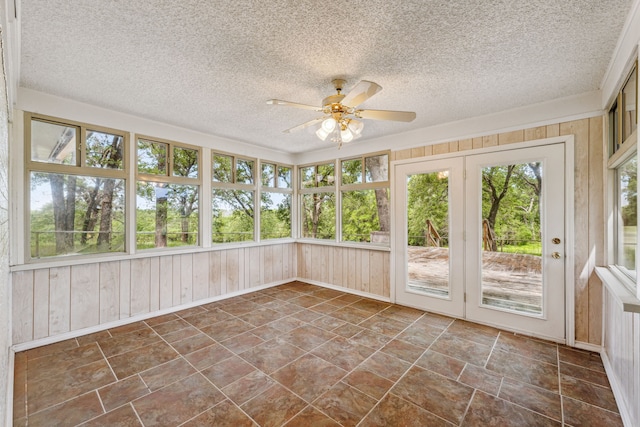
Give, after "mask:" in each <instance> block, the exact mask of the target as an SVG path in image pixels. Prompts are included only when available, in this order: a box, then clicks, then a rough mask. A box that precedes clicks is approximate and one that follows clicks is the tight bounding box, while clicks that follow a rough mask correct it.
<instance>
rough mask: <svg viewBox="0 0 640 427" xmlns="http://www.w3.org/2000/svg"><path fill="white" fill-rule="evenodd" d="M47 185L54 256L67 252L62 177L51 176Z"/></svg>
mask: <svg viewBox="0 0 640 427" xmlns="http://www.w3.org/2000/svg"><path fill="white" fill-rule="evenodd" d="M50 176H51V178H50V179H49V184H50V185H51V198H52V200H53V225H54V228H55V231H56V232H55V238H56V254H61V253H65V252H66V251H67V246H66V240H65V233H64V231H65V226H66V221H65V217H66V215H65V209H66V206H65V200H64V176H62V175H58V174H51V175H50Z"/></svg>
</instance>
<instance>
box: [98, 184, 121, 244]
mask: <svg viewBox="0 0 640 427" xmlns="http://www.w3.org/2000/svg"><path fill="white" fill-rule="evenodd" d="M115 186H116V183H115V180H113V179H107V180H105V183H104V191H103V195H102V201H101V203H100V232H99V233H98V242H97V244H98V248H101V249H107V248H109V245H110V243H111V219H112V215H111V211H112V209H113V190H114V188H115Z"/></svg>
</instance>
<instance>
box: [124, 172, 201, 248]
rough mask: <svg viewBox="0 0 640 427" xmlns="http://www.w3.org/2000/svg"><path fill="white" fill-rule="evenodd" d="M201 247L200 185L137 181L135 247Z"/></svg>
mask: <svg viewBox="0 0 640 427" xmlns="http://www.w3.org/2000/svg"><path fill="white" fill-rule="evenodd" d="M197 244H198V186H197V185H178V184H166V183H157V182H144V181H138V184H137V197H136V247H137V248H138V249H149V248H165V247H176V246H193V245H197Z"/></svg>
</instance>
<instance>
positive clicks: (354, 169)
mask: <svg viewBox="0 0 640 427" xmlns="http://www.w3.org/2000/svg"><path fill="white" fill-rule="evenodd" d="M361 182H362V160H361V159H353V160H345V161H343V162H342V185H348V184H359V183H361Z"/></svg>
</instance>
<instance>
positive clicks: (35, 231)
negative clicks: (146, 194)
mask: <svg viewBox="0 0 640 427" xmlns="http://www.w3.org/2000/svg"><path fill="white" fill-rule="evenodd" d="M30 184H31V194H30V228H31V236H30V240H31V242H30V245H31V247H30V249H31V257H32V258H42V257H50V256H56V255H85V254H91V253H101V252H123V251H124V180H123V179H113V178H97V177H89V176H75V175H62V174H54V173H40V172H32V173H31V183H30Z"/></svg>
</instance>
